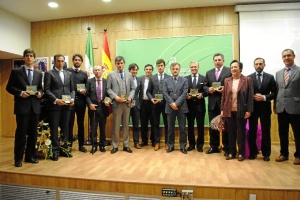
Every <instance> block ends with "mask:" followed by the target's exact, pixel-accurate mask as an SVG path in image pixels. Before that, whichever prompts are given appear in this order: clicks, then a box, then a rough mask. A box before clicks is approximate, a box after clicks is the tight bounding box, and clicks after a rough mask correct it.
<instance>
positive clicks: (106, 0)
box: [102, 0, 111, 3]
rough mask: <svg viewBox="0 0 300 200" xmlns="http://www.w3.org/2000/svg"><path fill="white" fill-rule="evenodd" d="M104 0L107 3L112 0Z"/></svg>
mask: <svg viewBox="0 0 300 200" xmlns="http://www.w3.org/2000/svg"><path fill="white" fill-rule="evenodd" d="M102 1H103V2H106V3H107V2H111V0H102Z"/></svg>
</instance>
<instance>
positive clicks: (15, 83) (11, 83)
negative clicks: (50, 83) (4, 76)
mask: <svg viewBox="0 0 300 200" xmlns="http://www.w3.org/2000/svg"><path fill="white" fill-rule="evenodd" d="M42 77H43V75H42V73H41V72H40V71H38V70H33V79H32V85H36V86H37V90H38V91H39V92H40V93H41V94H42V95H43V88H42ZM27 85H29V80H28V77H27V74H26V68H25V66H22V67H20V68H16V69H13V70H12V71H11V74H10V77H9V80H8V83H7V85H6V90H7V92H9V93H10V94H12V95H14V114H29V113H30V109H31V108H32V109H33V111H34V113H35V114H40V113H41V105H40V99H38V98H37V97H36V96H35V95H32V96H30V97H28V98H23V97H21V96H20V95H21V92H22V91H26V86H27Z"/></svg>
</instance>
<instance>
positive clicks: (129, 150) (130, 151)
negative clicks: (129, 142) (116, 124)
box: [123, 147, 132, 153]
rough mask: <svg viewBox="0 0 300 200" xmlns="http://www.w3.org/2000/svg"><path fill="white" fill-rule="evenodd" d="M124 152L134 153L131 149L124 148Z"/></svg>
mask: <svg viewBox="0 0 300 200" xmlns="http://www.w3.org/2000/svg"><path fill="white" fill-rule="evenodd" d="M123 151H126V152H127V153H132V150H131V149H130V147H123Z"/></svg>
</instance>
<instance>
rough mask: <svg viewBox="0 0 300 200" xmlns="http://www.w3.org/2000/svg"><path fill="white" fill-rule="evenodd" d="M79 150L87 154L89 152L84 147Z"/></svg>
mask: <svg viewBox="0 0 300 200" xmlns="http://www.w3.org/2000/svg"><path fill="white" fill-rule="evenodd" d="M78 150H79V151H81V152H82V153H86V152H87V150H86V148H85V147H84V146H81V147H79V149H78Z"/></svg>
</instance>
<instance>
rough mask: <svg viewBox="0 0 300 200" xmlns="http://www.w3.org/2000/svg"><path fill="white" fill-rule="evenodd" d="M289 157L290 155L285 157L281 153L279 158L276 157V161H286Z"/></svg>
mask: <svg viewBox="0 0 300 200" xmlns="http://www.w3.org/2000/svg"><path fill="white" fill-rule="evenodd" d="M288 159H289V158H288V157H285V156H283V155H280V156H279V157H278V158H276V159H275V161H276V162H283V161H286V160H288Z"/></svg>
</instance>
